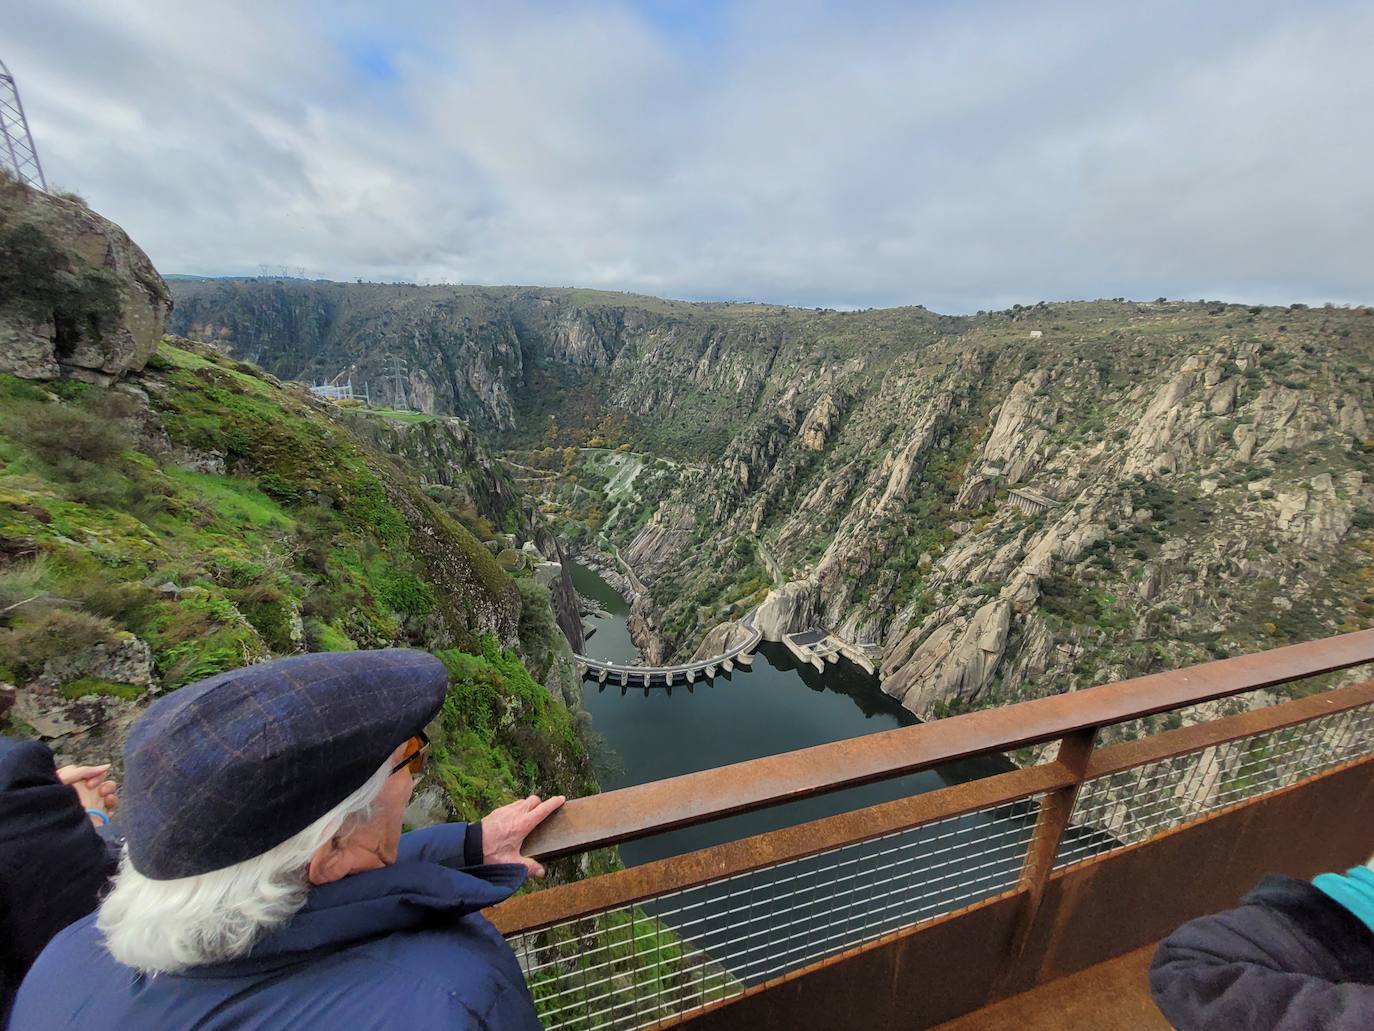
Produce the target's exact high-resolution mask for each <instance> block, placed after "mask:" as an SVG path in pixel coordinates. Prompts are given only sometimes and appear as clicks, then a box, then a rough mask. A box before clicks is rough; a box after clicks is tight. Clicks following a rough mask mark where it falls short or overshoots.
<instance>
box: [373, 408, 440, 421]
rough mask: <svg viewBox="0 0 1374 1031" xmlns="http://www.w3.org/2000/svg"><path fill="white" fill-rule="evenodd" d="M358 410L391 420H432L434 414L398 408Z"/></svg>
mask: <svg viewBox="0 0 1374 1031" xmlns="http://www.w3.org/2000/svg"><path fill="white" fill-rule="evenodd" d="M358 411H360V412H364V413H366V414H368V415H376V416H380V417H381V418H383V419H390V420H392V421H393V422H433V421H434V416H432V415H429V414H427V413H425V412H403V411H401V410H400V409H398V408H360V409H358Z"/></svg>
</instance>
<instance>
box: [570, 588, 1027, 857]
mask: <svg viewBox="0 0 1374 1031" xmlns="http://www.w3.org/2000/svg"><path fill="white" fill-rule="evenodd" d="M570 566H571V568H570V573H571V575H572V579H573V585H574V586H575V587H576V588H577V592H578V593H579V594H580V595H582V596H583V597H584V598H588V599H590V600H592V601H594V602H596V604H597V605H599V606H601V607H602V608H603V609H605V610H606V612H607V613H608V615H607V616H606V617H604V618H595V617H589V622H591V623H592V624H593V625H595V626H596V632H595V633H594V634H593V635H592V636H591V638H590V639H589V640H588V641H587V644H586V647H585V649H584V652H585V654H586V655H587V656H588V657H590V658H596V659H611V660H615V661H618V662H630V663H637V662H640V661H642V660H641V659H640V656H639V652H638V651H637V650H636V649H635V647H634V644H633V642H632V641H631V640H630V635H629V631H628V628H627V625H626V620H627V617H628V615H629V605H628V604H627V603H626V601H625V599H624V598H622V597H621V596H620V595H619V594H617V593H616V591H615V589H614V588H612V587H611V586H610V585H609V584H607V583H606V581H605V580H603V579H602V578H601V577H600V576H599V575H598V574H597V573H596V572H595V571H593V570H591V569H588V568H586V567H585V566H582V565H579V564H577V563H575V562H574V563H570ZM582 701H583V704H584V705H585V706H586V709H587V711H588V712H589V713H590V714H591V717H592V725H593V727H594V728H595V729H596V731H597V732H598V733H599V734H601V735H602V737H604V738H605V740H606V743H607V744H608V745H609V747H610V750H611V751H613V752H614V754H615V757H616V760H617V762H616V765H615V766H614V767H613V768H611V769H607V770H603V771H602V772H601V773H600V774H599V779H600V781H601V787H602V790H605V791H610V790H613V789H615V788H622V787H628V786H630V785H632V784H642V783H645V782H647V781H653V780H661V779H663V778H665V777H675V776H677V775H679V774H683V773H692V772H695V771H697V770H704V769H709V768H711V767H715V766H724V765H728V764H730V763H737V762H742V761H744V760H746V759H755V758H758V757H760V756H765V755H775V754H777V753H779V752H788V751H792V750H793V749H797V748H806V747H809V746H811V745H818V744H824V743H825V742H829V741H839V740H843V739H846V738H853V737H861V736H863V735H865V734H872V733H875V732H877V731H882V730H891V729H893V728H894V727H904V726H910V725H912V724H915V723H918V722H919V720H917V719H916V717H915V716H913V715H912V714H911V713H910V712H908V711H907V710H906V709H903V708H902V707H901V706H900V705H899V704H897V702H896V700H895V699H892V698H889V697H888V696H887V695H885V694H883V692H882V689H881V688H880V687H879V686H878V681H877V678H876V677H871V676H869V675H867V674H866V673H864V672H863V670H861V669H859V668H858V667H857V666H854V665H853V664H851V663H849V662H847V661H846V660H843V659H841V660H840V662H839V663H838V664H836V665H833V666H827V667H826V671H825V673H824V674H821V673H818V672H817V671H816V670H815V669H814V668H812V667H811V666H803V667H800V668H799V667H798V665H797V663H796V661H795V660H794V659H793V657H792V654H791V653H790V652H789V651H788V650H787V649H786V647H785V646H783V645H781V644H776V643H772V642H768V641H764V642H762V643H761V644H760V645H759V650H758V652H757V654H756V656H755V658H754V664H753V667H752V669H747V670H746V669H742V668H741V669H736V670H735V671H734V673H732V674H729V675H724V676H717V677H716V679H715V680H714V681H711V682H709V683H702V682H698V683H696V684H692V685H683V684H677V685H674V686H673V687H672V688H671V689H669V688H663V687H653V688H649V690H648V691H647V692H646V691H645V689H644V688H643V687H624V688H622V687H621V686H620V685H619V684H597V683H596V682H595V681H594V680H588V681H585V682H584V683H583V686H582ZM1010 768H1011V767H1010V765H1009V764H1006V763H997V762H990V761H987V760H979V761H969V762H960V763H951V764H949V765H948V766H944V767H940V768H938V769H935V770H928V771H925V772H922V773H916V774H910V775H908V776H904V777H898V778H895V779H893V780H889V781H884V782H882V783H879V784H870V785H865V786H862V787H857V788H849V789H846V790H844V791H837V792H833V793H831V794H828V795H822V796H820V797H819V798H812V799H805V800H802V801H799V802H791V803H788V804H786V805H781V806H774V807H772V808H769V809H765V810H762V811H760V812H755V813H745V814H743V815H740V816H733V817H729V818H727V819H724V820H718V821H715V822H713V823H710V824H706V825H704V826H700V827H687V828H683V829H680V830H675V831H670V832H668V833H666V834H661V835H658V836H656V837H653V838H648V839H644V840H642V841H632V842H627V843H625V844H622V845H621V846H620V853H621V858H622V859H623V861H624V862H625V864H626V865H628V866H635V865H638V864H640V863H645V862H649V861H650V860H654V859H661V858H663V857H665V856H669V855H677V854H680V853H682V852H689V851H692V850H693V849H698V848H705V847H708V846H710V845H716V844H719V843H721V842H724V841H730V840H734V839H737V838H742V837H747V836H749V835H751V834H760V833H763V832H764V831H769V830H775V829H777V828H779V827H786V826H790V825H793V824H797V823H803V822H805V821H808V820H816V819H820V818H822V817H825V816H831V815H834V814H836V813H841V812H847V811H849V810H852V809H859V808H862V807H864V806H869V805H874V804H876V803H879V802H887V801H891V800H892V799H896V798H902V797H905V796H907V795H911V794H919V793H921V792H925V791H932V790H934V789H936V788H939V787H943V786H944V785H946V784H953V783H959V782H962V781H967V780H972V779H974V778H977V777H981V776H986V775H988V774H991V773H1000V772H1003V771H1005V770H1007V769H1010Z"/></svg>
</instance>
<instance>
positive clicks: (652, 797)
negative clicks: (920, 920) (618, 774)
mask: <svg viewBox="0 0 1374 1031" xmlns="http://www.w3.org/2000/svg"><path fill="white" fill-rule="evenodd" d="M1368 662H1374V630H1361V631H1358V632H1356V633H1353V634H1342V635H1341V636H1339V637H1331V638H1326V639H1324V640H1319V641H1308V642H1305V643H1303V644H1294V645H1289V646H1287V647H1284V648H1274V649H1271V650H1270V651H1265V652H1256V653H1253V654H1250V655H1239V656H1236V657H1234V658H1230V659H1221V660H1218V661H1216V662H1208V663H1204V664H1202V665H1200V666H1190V667H1188V668H1186V669H1179V670H1170V671H1169V672H1166V673H1154V674H1151V675H1149V676H1144V677H1137V678H1135V679H1133V680H1123V681H1119V682H1117V683H1114V684H1104V685H1102V686H1100V687H1093V688H1087V689H1085V690H1082V691H1077V692H1074V693H1072V694H1064V695H1054V696H1052V697H1048V698H1037V699H1034V700H1032V701H1028V702H1019V703H1017V704H1014V705H1008V706H1005V707H1003V708H1000V709H985V710H982V711H979V712H973V713H968V714H966V715H963V716H952V717H949V718H948V719H943V720H939V721H936V722H934V723H925V724H919V725H917V726H913V727H902V728H900V729H897V730H887V731H881V732H879V733H877V734H870V735H868V736H866V737H862V738H853V739H850V740H847V741H836V742H832V743H830V744H825V745H816V746H814V747H812V748H803V749H799V750H797V751H793V752H785V753H783V754H781V755H773V756H768V757H765V758H762V759H751V760H749V761H748V762H742V763H735V764H732V765H730V766H720V767H716V768H715V769H711V770H703V771H701V772H699V773H689V774H686V775H684V776H680V777H670V778H668V779H666V780H660V781H654V782H653V783H650V784H640V785H636V786H634V787H629V788H622V789H620V790H618V791H608V792H606V793H605V794H602V795H592V796H589V797H587V798H579V799H573V800H571V801H569V802H567V803H566V804H565V805H564V806H563V807H562V809H560V810H559V811H558V812H556V813H554V814H553V816H551V817H550V818H549V819H548V820H547V821H545V822H544V823H543V824H542V825H541V826H540V827H539V828H538V829H537V830H536V831H535V832H534V834H533V835H531V837H530V839H529V841H528V842H527V846H528V849H529V853H530V854H531V855H534V856H536V857H538V858H540V859H551V858H556V857H558V856H565V855H570V854H573V853H576V852H585V851H589V850H591V849H594V848H598V847H601V846H604V845H614V844H618V843H620V842H623V841H630V840H633V839H635V838H643V837H648V836H650V835H653V834H657V833H660V832H662V831H665V830H671V829H673V828H676V827H685V826H690V825H692V824H698V823H704V822H706V821H708V820H714V819H718V818H720V817H723V816H729V815H732V814H734V813H741V812H747V811H750V810H754V809H761V808H764V807H766V806H771V805H777V804H780V803H783V802H790V801H794V800H796V799H800V798H807V797H811V796H814V795H820V794H824V793H826V792H831V791H837V790H840V789H842V788H847V787H853V786H855V785H859V784H867V783H871V782H873V781H878V780H886V779H889V778H891V777H897V776H902V775H904V774H908V773H916V772H918V771H920V770H925V769H929V768H931V767H934V766H939V765H941V764H943V763H948V762H953V761H955V760H958V759H967V758H969V757H971V756H975V755H980V754H985V753H990V752H1006V751H1010V750H1011V749H1014V748H1020V747H1023V746H1025V745H1034V744H1040V743H1042V742H1045V741H1053V740H1056V739H1061V738H1064V737H1065V736H1067V735H1070V734H1073V733H1074V732H1076V731H1088V730H1094V729H1096V728H1098V727H1104V726H1110V725H1112V724H1115V723H1122V722H1125V721H1126V720H1132V719H1137V718H1139V717H1142V716H1152V715H1154V714H1156V713H1160V712H1166V711H1168V710H1170V709H1178V708H1181V707H1183V706H1187V705H1195V704H1197V703H1199V702H1208V701H1214V700H1216V699H1218V698H1226V697H1229V696H1231V695H1236V694H1241V693H1243V692H1246V691H1254V690H1258V689H1260V688H1265V687H1272V686H1274V685H1276V684H1284V683H1289V682H1291V681H1295V680H1302V679H1304V678H1306V677H1312V676H1317V675H1319V674H1322V673H1330V672H1334V671H1337V670H1342V669H1348V668H1349V667H1351V666H1359V665H1362V664H1364V663H1368Z"/></svg>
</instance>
